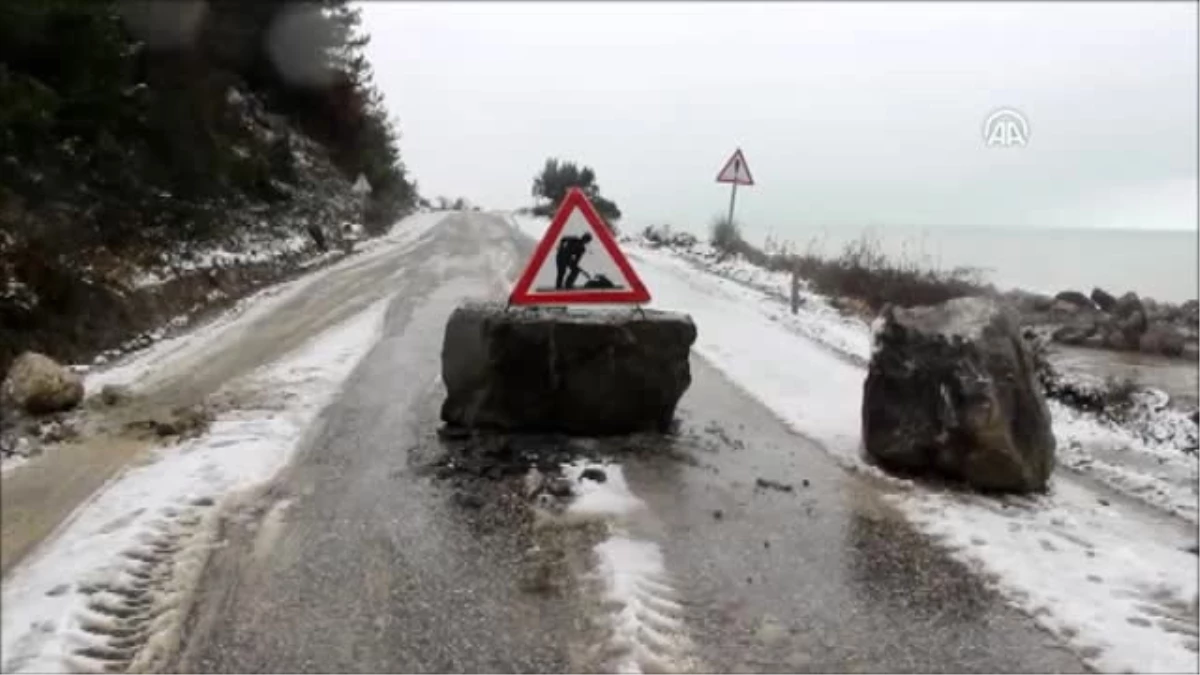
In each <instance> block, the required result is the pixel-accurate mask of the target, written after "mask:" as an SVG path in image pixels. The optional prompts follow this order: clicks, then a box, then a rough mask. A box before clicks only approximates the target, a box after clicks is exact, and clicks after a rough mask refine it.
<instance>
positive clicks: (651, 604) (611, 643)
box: [562, 461, 693, 673]
mask: <svg viewBox="0 0 1200 675" xmlns="http://www.w3.org/2000/svg"><path fill="white" fill-rule="evenodd" d="M588 469H593V470H596V469H599V470H600V471H603V472H604V474H605V479H604V481H603V482H598V481H595V480H591V479H588V478H584V477H583V474H584V471H586V470H588ZM562 475H563V478H564V479H565V480H567V481H568V482H569V483H570V485H571V487H572V492H573V499H572V501H571V502H570V503H569V504H568V506H567V509H566V513H565V514H564V520H565V522H579V521H589V522H594V521H599V522H602V523H604V524H605V527H606V529H607V536H606V537H605V538H604V540H603V541H601V542H600V543H598V544H596V546H595V548H594V549H593V553H594V555H595V566H594V569H593V570H592V576H591V579H590V580H591V581H593V582H594V583H595V584H596V585H597V587H598V588H599V591H600V593H601V595H602V599H603V603H601V607H602V608H603V611H604V612H605V619H606V621H607V623H608V627H609V629H610V631H611V633H610V635H609V638H608V643H607V644H606V645H604V649H602V650H601V651H602V652H603V653H610V652H616V653H617V654H618V656H617V657H616V662H615V663H607V664H598V665H602V667H604V668H611V669H612V672H619V673H642V672H682V671H685V670H687V668H686V666H687V665H688V659H689V653H691V652H692V650H693V648H692V645H691V642H690V641H689V640H688V638H687V637H686V632H685V628H684V625H683V620H682V614H683V606H682V605H681V604H680V603H679V599H678V597H677V595H676V591H675V589H674V587H673V586H672V583H671V579H670V575H669V574H668V573H667V570H666V565H665V563H664V560H663V553H662V549H661V548H660V547H659V545H658V544H657V543H655V542H654V541H652V540H651V539H650V538H648V537H646V536H644V535H642V534H641V533H639V532H638V531H637V530H638V527H637V525H638V520H639V518H641V517H643V516H645V515H646V505H645V503H644V502H643V501H642V500H641V499H639V498H638V497H637V496H636V495H635V494H633V492H632V491H631V490H630V489H629V485H628V483H627V482H626V481H625V475H624V473H623V471H622V470H621V467H620V465H619V464H612V463H600V464H597V463H591V462H583V461H579V462H574V463H570V464H566V465H564V466H563V467H562Z"/></svg>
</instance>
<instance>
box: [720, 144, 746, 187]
mask: <svg viewBox="0 0 1200 675" xmlns="http://www.w3.org/2000/svg"><path fill="white" fill-rule="evenodd" d="M717 182H718V183H733V184H734V185H754V177H753V176H751V175H750V167H749V165H747V164H746V158H745V157H744V156H743V155H742V149H741V148H738V149H737V150H735V151H734V153H733V156H732V157H730V158H729V161H728V162H725V168H723V169H721V173H719V174H717Z"/></svg>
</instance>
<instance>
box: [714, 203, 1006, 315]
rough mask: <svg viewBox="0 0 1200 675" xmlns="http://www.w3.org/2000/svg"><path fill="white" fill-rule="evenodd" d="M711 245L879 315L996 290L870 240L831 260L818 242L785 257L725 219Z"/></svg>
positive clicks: (964, 272)
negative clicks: (791, 275)
mask: <svg viewBox="0 0 1200 675" xmlns="http://www.w3.org/2000/svg"><path fill="white" fill-rule="evenodd" d="M711 242H712V244H713V246H715V247H716V248H717V249H718V250H720V251H722V252H723V253H725V254H728V255H738V256H741V257H743V258H744V259H745V260H746V261H747V262H749V263H750V264H752V265H756V266H758V267H763V268H765V269H768V270H771V271H774V272H780V271H791V270H794V271H796V272H797V273H799V275H800V277H801V278H803V279H807V280H808V281H809V283H810V284H811V287H812V290H814V291H816V292H817V293H821V294H822V295H827V296H830V297H835V298H837V297H848V298H854V299H856V300H860V301H862V302H863V303H865V304H866V305H867V306H869V307H870V308H871V309H872V310H875V311H878V310H879V309H881V308H882V307H883V306H884V305H887V304H894V305H898V306H901V307H913V306H917V305H933V304H938V303H940V302H945V301H946V300H951V299H954V298H960V297H963V296H969V295H982V294H985V293H990V292H993V290H994V289H992V288H991V287H990V286H989V285H986V284H985V283H984V282H983V278H982V274H981V272H980V271H979V270H976V269H972V268H966V267H958V268H954V269H951V270H941V269H937V268H931V267H929V266H927V263H924V262H921V261H919V260H917V259H915V258H913V257H909V256H904V255H901V256H893V255H889V254H887V253H885V252H884V251H883V249H882V247H881V245H880V243H879V240H878V239H876V238H875V237H873V236H871V235H863V236H862V237H860V238H859V239H857V240H855V241H852V242H850V243H848V244H846V245H845V246H844V247H843V248H842V250H841V251H840V252H839V253H837V254H835V255H832V256H828V255H823V254H821V253H820V252H818V250H817V246H816V242H811V243H810V244H809V246H808V249H807V250H806V251H805V252H804V253H791V252H790V251H788V247H786V246H785V247H783V249H782V251H781V252H778V253H768V252H766V251H763V250H762V249H759V248H757V247H755V246H754V245H753V244H750V243H749V242H747V241H746V240H745V239H744V238H742V236H741V230H740V228H739V227H738V225H737V223H728V222H726V220H725V219H724V218H721V219H717V220H715V221H713V223H712V229H711Z"/></svg>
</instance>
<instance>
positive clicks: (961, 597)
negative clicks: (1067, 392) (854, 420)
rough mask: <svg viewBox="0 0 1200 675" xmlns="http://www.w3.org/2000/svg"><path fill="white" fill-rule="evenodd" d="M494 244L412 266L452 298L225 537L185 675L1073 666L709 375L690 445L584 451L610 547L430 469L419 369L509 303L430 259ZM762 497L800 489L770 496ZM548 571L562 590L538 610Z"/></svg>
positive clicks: (390, 326)
mask: <svg viewBox="0 0 1200 675" xmlns="http://www.w3.org/2000/svg"><path fill="white" fill-rule="evenodd" d="M498 222H499V221H495V220H490V219H488V218H486V217H483V216H472V217H470V219H469V220H468V221H467V222H466V224H465V225H466V227H465V230H463V231H458V232H452V231H451V230H447V229H443V230H442V231H443V233H444V234H443V237H444V238H445V240H439V241H440V242H441V243H431V248H430V249H429V250H423V251H419V252H417V253H418V255H419V257H420V258H421V260H422V262H421V263H420V265H421V266H420V267H418V270H420V269H425V268H428V267H430V266H433V267H435V268H439V269H441V270H443V272H442V273H441V276H439V275H438V274H430V275H422V274H421V273H420V272H419V271H418V272H417V273H416V277H418V278H421V277H422V276H425V280H424V281H417V282H413V283H412V284H411V285H410V286H409V292H406V293H405V294H403V295H402V296H400V297H398V298H397V299H396V300H395V301H393V303H392V305H391V307H390V309H389V317H388V319H387V323H386V326H385V329H384V338H383V340H382V341H381V342H380V343H379V344H378V345H377V346H376V348H375V349H374V350H373V351H372V352H371V353H370V354H369V355H368V356H367V357H366V359H365V360H364V361H363V363H362V364H361V365H360V366H359V368H358V369H357V370H356V371H355V374H354V375H353V376H352V377H351V379H350V380H349V381H348V383H347V385H346V389H345V390H344V393H343V394H342V396H341V397H340V398H339V400H338V401H337V402H336V403H335V404H334V405H333V406H332V407H331V408H330V409H329V410H327V411H326V413H325V415H324V421H323V424H322V426H321V427H320V430H319V431H318V432H317V433H316V435H315V436H314V437H313V438H312V439H311V441H310V442H309V443H308V444H307V445H306V446H305V447H304V449H302V450H301V452H300V454H299V455H298V457H297V461H296V463H295V464H294V465H293V466H292V467H291V468H289V469H288V470H286V471H285V472H284V473H283V474H282V475H281V476H280V477H279V478H278V480H276V481H275V482H274V483H273V484H272V485H271V486H270V487H268V488H267V489H266V490H265V491H264V492H263V493H262V494H261V495H260V496H258V497H256V498H255V499H253V500H250V501H249V502H248V503H247V504H245V505H244V506H243V507H242V508H241V509H240V510H239V511H238V512H235V513H234V514H233V515H232V516H231V519H230V523H229V525H228V526H227V528H226V530H225V532H226V545H225V546H224V547H223V548H222V549H221V550H220V551H218V552H217V553H215V554H214V556H213V557H212V558H211V562H210V567H209V570H208V572H207V573H206V575H205V579H204V583H203V584H202V585H201V587H200V591H199V593H198V595H197V605H196V609H195V611H194V612H193V621H192V622H191V624H190V629H189V631H188V634H187V636H186V641H185V646H184V650H183V653H182V656H181V658H180V660H179V662H178V663H177V664H175V666H174V667H175V668H178V669H180V670H184V671H222V672H225V671H257V670H292V671H316V670H326V671H404V672H425V671H450V672H463V671H466V672H483V671H499V672H510V671H526V672H528V671H593V670H607V669H612V668H618V667H622V668H628V669H633V670H646V671H650V670H663V669H665V670H688V669H702V670H703V669H714V668H715V669H735V670H745V669H749V670H797V669H802V670H807V669H813V668H815V669H817V670H836V671H841V670H858V669H869V670H886V669H889V668H901V669H916V670H964V669H966V670H1020V671H1028V670H1054V671H1076V670H1079V669H1081V664H1080V663H1079V661H1078V660H1077V659H1076V658H1075V657H1074V656H1072V655H1071V654H1069V653H1068V652H1066V651H1065V650H1063V649H1062V648H1061V647H1059V646H1057V645H1056V644H1055V642H1054V641H1053V640H1052V639H1050V638H1049V636H1048V635H1046V634H1045V633H1043V632H1041V631H1040V630H1039V629H1037V628H1036V627H1034V626H1033V625H1032V624H1031V623H1030V622H1029V621H1028V620H1026V619H1025V618H1024V617H1023V616H1022V615H1020V614H1019V613H1017V612H1015V611H1014V610H1012V609H1010V608H1009V607H1008V606H1007V605H1006V604H1005V603H1004V602H1003V601H1002V600H1001V599H1000V598H999V597H998V596H997V595H996V594H995V593H993V592H991V591H988V590H987V589H986V588H985V587H984V586H983V584H981V583H980V582H979V581H978V580H977V579H975V578H974V577H973V576H972V574H971V573H970V572H968V571H967V569H966V568H964V567H963V566H961V565H958V564H957V563H954V562H953V561H952V560H951V559H950V557H949V556H948V554H947V553H946V552H944V551H943V550H942V549H940V548H939V547H937V546H936V545H933V544H932V543H931V542H930V541H929V540H928V539H927V538H924V537H922V536H921V535H918V534H917V533H915V532H914V531H913V530H912V529H911V528H910V527H908V526H907V525H906V524H905V523H904V522H903V520H902V519H901V518H900V517H899V516H898V515H897V514H896V513H895V512H894V511H893V510H891V509H890V508H889V507H887V506H886V505H885V504H884V503H883V501H882V500H881V499H880V497H879V495H878V494H877V490H878V486H875V485H872V484H869V483H867V482H865V481H864V480H862V479H859V478H856V477H853V476H849V475H847V474H845V472H844V471H843V470H842V469H841V468H840V467H839V466H837V465H836V463H834V462H833V461H831V460H830V459H829V458H828V457H827V456H826V455H825V454H823V453H822V452H821V451H820V450H819V449H817V448H816V447H815V446H814V445H813V444H812V443H811V442H808V441H806V440H804V439H803V438H801V437H799V436H797V435H795V434H794V433H792V432H790V431H789V430H788V429H786V428H785V427H784V426H783V425H782V424H781V423H779V422H778V421H777V420H775V419H774V418H773V417H772V416H771V415H770V414H769V413H768V412H767V411H766V410H765V409H763V408H762V407H761V406H760V405H759V404H757V403H756V402H754V401H753V400H752V399H750V398H748V397H747V396H746V395H745V394H743V393H741V392H740V391H739V390H738V389H736V388H735V387H734V386H732V385H731V384H730V383H729V382H728V381H727V380H726V379H725V378H724V377H723V376H722V375H721V374H719V373H718V372H717V371H715V370H713V369H712V368H711V367H709V366H707V365H705V364H704V363H703V362H701V361H697V362H696V364H695V382H694V384H693V387H692V389H691V390H690V391H689V393H688V395H687V396H686V397H685V399H684V403H683V409H682V411H681V414H682V416H683V418H684V428H683V431H682V433H681V435H680V436H679V437H678V438H676V439H674V440H671V441H667V442H663V441H657V442H655V441H648V443H649V444H650V445H651V446H652V447H648V448H643V451H642V452H639V453H637V457H640V458H641V459H633V458H631V457H630V455H629V453H627V452H622V447H620V444H616V445H614V444H613V443H611V442H595V443H591V444H585V448H586V451H587V453H588V454H589V455H590V456H592V457H593V458H597V459H602V458H605V457H607V458H609V459H614V458H615V459H616V460H617V461H623V462H624V466H623V468H622V467H611V466H610V467H608V469H607V470H608V472H609V473H610V475H611V476H612V478H611V479H610V482H606V485H607V486H608V487H615V486H616V485H618V484H619V482H618V477H619V476H621V475H622V470H623V476H624V478H625V480H624V485H625V486H626V487H627V488H628V490H629V493H630V494H629V495H628V496H629V498H630V499H634V500H636V501H637V502H638V503H639V505H640V508H638V509H636V510H635V512H634V513H633V514H629V513H623V512H619V511H620V510H618V512H619V513H614V514H612V515H613V517H614V518H617V520H618V521H619V522H620V531H621V532H623V535H622V536H620V537H606V536H605V532H607V531H608V530H604V529H603V528H602V529H601V531H599V532H597V531H596V529H595V528H594V527H589V525H590V526H594V525H596V524H597V523H600V524H606V525H612V524H613V523H610V522H608V515H606V514H605V511H604V509H600V511H599V514H598V515H596V517H595V518H592V519H583V521H582V522H583V523H585V525H581V526H580V527H574V526H564V527H561V528H549V529H548V530H541V529H535V528H533V527H532V526H531V522H530V517H529V516H530V511H529V508H528V506H527V501H526V500H525V499H524V498H523V497H522V488H521V485H522V481H521V480H520V478H519V477H517V478H512V479H505V480H499V481H483V482H479V483H472V484H469V485H468V486H466V487H464V486H462V485H459V486H452V485H450V484H448V483H445V482H441V481H438V480H436V479H434V478H432V477H431V476H430V475H429V474H428V472H425V471H422V470H421V465H422V462H423V461H424V460H426V459H428V458H433V457H437V456H439V454H440V452H441V450H440V446H441V443H440V441H438V439H437V437H436V434H435V433H434V432H435V429H436V412H437V406H438V404H439V403H440V399H441V390H440V385H439V383H438V381H437V372H438V363H437V361H436V359H431V358H429V355H430V354H434V353H436V352H437V349H438V346H439V338H440V328H441V325H442V322H443V320H444V317H445V315H446V314H447V313H448V312H449V310H450V308H451V306H452V305H453V303H454V301H455V300H456V299H458V298H461V297H466V296H469V295H488V294H489V292H490V293H491V294H493V295H495V294H496V293H499V292H502V290H503V289H502V287H500V286H497V285H489V279H494V278H495V274H494V273H493V272H490V271H487V269H486V268H487V264H486V262H485V261H475V260H474V259H472V258H471V257H470V256H469V255H468V254H467V253H466V250H463V251H461V252H460V253H458V254H455V256H451V257H449V258H446V257H445V251H444V250H442V249H441V248H439V247H442V246H446V245H450V246H456V245H459V246H466V242H468V241H470V240H471V238H472V237H474V238H476V239H479V240H484V239H487V240H489V243H488V244H487V245H486V246H485V247H480V249H481V250H494V249H495V247H496V246H511V247H513V250H514V251H515V250H518V249H521V250H524V251H527V250H528V249H527V244H522V243H521V242H520V241H519V240H518V239H516V238H515V237H514V238H513V239H512V240H511V241H508V242H504V241H502V240H503V238H504V237H506V236H511V233H510V232H509V231H508V230H507V228H505V227H504V226H503V225H499V224H498ZM455 242H458V243H457V244H455ZM459 255H461V256H463V257H461V258H459V257H457V256H459ZM447 260H448V261H449V262H444V261H447ZM432 261H443V262H432ZM760 476H762V477H775V478H780V479H781V480H788V481H794V482H795V486H794V487H793V491H792V492H790V493H785V492H776V491H772V490H769V489H767V490H763V489H758V488H756V479H757V478H758V477H760ZM801 476H807V477H808V478H809V481H810V483H809V486H808V487H802V486H801V485H800V480H801V478H800V477H801ZM464 490H465V491H466V492H465V493H464ZM464 494H468V495H470V496H468V497H466V498H464ZM718 512H719V515H714V514H716V513H718ZM618 516H619V517H618ZM544 564H549V566H548V567H546V568H545V569H546V570H547V571H546V574H547V575H549V576H550V577H552V578H551V579H548V580H546V584H545V587H544V588H533V589H531V588H529V587H528V586H529V582H528V578H529V576H530V574H531V573H533V574H535V573H536V571H537V570H539V569H543V565H544Z"/></svg>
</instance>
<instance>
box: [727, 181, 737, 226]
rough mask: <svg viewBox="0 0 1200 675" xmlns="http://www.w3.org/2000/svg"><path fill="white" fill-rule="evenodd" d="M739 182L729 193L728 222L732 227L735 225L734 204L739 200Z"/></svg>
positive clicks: (735, 183)
mask: <svg viewBox="0 0 1200 675" xmlns="http://www.w3.org/2000/svg"><path fill="white" fill-rule="evenodd" d="M737 186H738V184H737V182H734V184H733V189H732V190H730V191H729V220H728V221H726V222H728V223H729V224H730V225H732V224H733V204H734V202H735V201H736V200H737Z"/></svg>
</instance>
